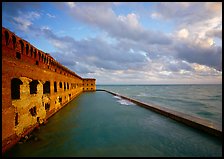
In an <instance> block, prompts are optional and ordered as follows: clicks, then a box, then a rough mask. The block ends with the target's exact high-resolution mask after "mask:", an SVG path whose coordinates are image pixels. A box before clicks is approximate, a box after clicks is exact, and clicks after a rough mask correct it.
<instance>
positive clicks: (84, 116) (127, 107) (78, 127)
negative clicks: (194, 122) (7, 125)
mask: <svg viewBox="0 0 224 159" xmlns="http://www.w3.org/2000/svg"><path fill="white" fill-rule="evenodd" d="M33 134H34V135H35V136H36V137H37V139H38V140H37V141H35V140H30V141H28V142H26V143H24V144H17V145H16V146H14V147H13V148H12V149H11V150H10V151H9V152H7V153H6V154H5V156H82V157H84V156H95V157H104V156H116V157H117V156H172V157H174V156H209V157H210V156H222V143H221V141H220V140H219V139H218V138H216V137H213V136H211V135H208V134H206V133H204V132H202V131H199V130H195V129H193V128H190V127H188V126H185V125H183V124H181V123H178V122H176V121H174V120H172V119H169V118H167V117H165V116H162V115H160V114H157V113H154V112H152V111H150V110H148V109H145V108H142V107H139V106H136V105H135V104H133V103H131V102H128V101H126V100H123V99H120V98H117V97H114V96H113V95H111V94H109V93H106V92H93V93H83V94H81V95H80V96H79V97H77V98H76V99H75V100H73V101H72V102H70V103H69V104H68V105H67V106H66V107H64V108H63V109H61V110H60V111H59V112H58V113H56V114H55V115H54V116H53V117H51V118H50V119H49V122H48V123H47V124H46V125H44V126H41V128H40V129H39V130H36V131H34V132H33Z"/></svg>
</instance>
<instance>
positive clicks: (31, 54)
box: [30, 47, 33, 57]
mask: <svg viewBox="0 0 224 159" xmlns="http://www.w3.org/2000/svg"><path fill="white" fill-rule="evenodd" d="M30 56H31V57H32V56H33V47H31V49H30Z"/></svg>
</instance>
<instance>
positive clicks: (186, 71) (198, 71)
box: [2, 2, 222, 84]
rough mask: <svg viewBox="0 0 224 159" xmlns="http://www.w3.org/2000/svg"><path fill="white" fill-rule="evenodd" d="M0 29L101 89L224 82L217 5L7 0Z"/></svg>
mask: <svg viewBox="0 0 224 159" xmlns="http://www.w3.org/2000/svg"><path fill="white" fill-rule="evenodd" d="M2 25H3V27H6V28H8V29H9V30H11V31H12V32H14V33H16V34H17V35H18V36H20V37H21V38H23V39H25V40H27V41H29V42H30V43H31V44H33V45H34V46H35V47H36V48H38V49H40V50H42V51H44V52H46V53H50V55H51V56H53V57H54V58H55V59H56V60H57V61H59V62H60V63H61V64H63V65H65V66H66V67H67V68H69V69H70V70H72V71H74V72H76V73H77V74H78V75H80V76H82V77H90V78H96V79H97V84H207V83H209V84H220V83H222V3H220V2H197V3H196V2H180V3H176V2H162V3H159V2H153V3H152V2H143V3H141V2H107V3H105V2H103V3H101V2H95V3H93V2H54V3H53V2H17V3H15V2H14V3H12V2H3V3H2Z"/></svg>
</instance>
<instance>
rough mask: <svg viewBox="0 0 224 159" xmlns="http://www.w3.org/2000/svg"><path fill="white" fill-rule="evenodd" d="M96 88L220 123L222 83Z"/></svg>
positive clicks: (107, 86)
mask: <svg viewBox="0 0 224 159" xmlns="http://www.w3.org/2000/svg"><path fill="white" fill-rule="evenodd" d="M97 89H106V90H111V91H113V92H116V93H119V94H122V95H125V96H128V97H131V98H134V99H137V100H139V101H142V102H146V103H152V104H157V105H159V106H163V107H166V108H169V109H172V110H175V111H179V112H182V113H186V114H189V115H193V116H196V117H200V118H203V119H207V120H209V121H212V122H214V123H216V124H218V125H220V126H222V85H98V86H97Z"/></svg>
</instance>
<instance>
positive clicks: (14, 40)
mask: <svg viewBox="0 0 224 159" xmlns="http://www.w3.org/2000/svg"><path fill="white" fill-rule="evenodd" d="M12 43H13V48H14V49H15V48H16V37H15V35H13V36H12Z"/></svg>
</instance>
